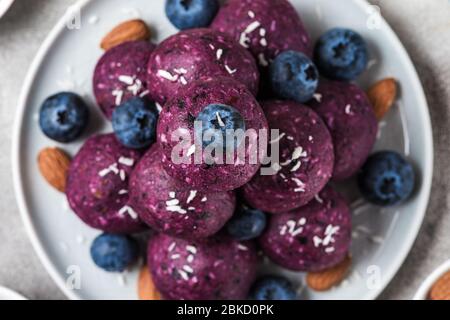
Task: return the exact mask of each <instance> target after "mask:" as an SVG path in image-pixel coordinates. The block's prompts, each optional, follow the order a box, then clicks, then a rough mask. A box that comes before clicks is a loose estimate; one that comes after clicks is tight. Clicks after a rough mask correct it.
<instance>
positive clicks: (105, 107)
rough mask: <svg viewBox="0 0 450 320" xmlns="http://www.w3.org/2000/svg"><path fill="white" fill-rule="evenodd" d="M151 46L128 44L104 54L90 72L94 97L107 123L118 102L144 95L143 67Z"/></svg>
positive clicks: (139, 43) (145, 64)
mask: <svg viewBox="0 0 450 320" xmlns="http://www.w3.org/2000/svg"><path fill="white" fill-rule="evenodd" d="M154 48H155V46H154V45H153V44H152V43H150V42H147V41H130V42H125V43H123V44H120V45H118V46H116V47H113V48H112V49H109V50H108V51H106V52H105V53H104V54H103V56H102V57H101V58H100V60H99V61H98V63H97V66H96V67H95V71H94V80H93V86H94V95H95V98H96V100H97V104H98V105H99V106H100V108H101V110H102V111H103V113H104V114H105V116H106V117H107V118H108V119H111V117H112V113H113V111H114V109H115V108H116V107H118V106H119V105H120V104H122V102H125V101H127V100H129V99H130V98H132V97H135V96H140V97H144V96H147V95H148V89H147V63H148V59H149V58H150V54H151V53H152V51H153V49H154Z"/></svg>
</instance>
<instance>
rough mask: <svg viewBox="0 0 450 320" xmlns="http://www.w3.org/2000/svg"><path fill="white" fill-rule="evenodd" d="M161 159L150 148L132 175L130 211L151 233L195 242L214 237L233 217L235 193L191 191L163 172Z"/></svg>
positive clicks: (157, 150)
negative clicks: (131, 208)
mask: <svg viewBox="0 0 450 320" xmlns="http://www.w3.org/2000/svg"><path fill="white" fill-rule="evenodd" d="M161 156H162V155H161V153H160V150H159V148H158V146H157V145H155V146H153V147H152V148H151V149H150V150H149V151H148V152H147V153H146V155H145V156H144V157H143V158H142V160H141V161H140V162H139V164H138V165H137V167H136V169H135V170H134V171H133V174H132V175H131V178H130V199H131V203H132V206H133V208H136V209H137V211H138V212H139V216H140V217H141V219H142V220H143V221H144V222H146V223H147V224H149V225H150V226H151V227H152V228H153V229H155V230H157V231H160V232H164V233H167V234H170V235H172V236H175V237H179V238H183V239H198V238H205V237H209V236H212V235H214V234H215V233H217V232H218V231H219V230H220V229H221V228H222V227H223V225H224V224H225V223H226V222H227V221H228V220H229V219H230V218H231V216H232V215H233V213H234V208H235V202H236V199H235V196H234V193H233V192H232V191H230V192H222V193H208V194H207V193H202V192H198V191H197V190H193V189H192V188H190V187H189V186H188V185H186V184H184V183H182V182H179V181H178V180H175V179H173V178H172V177H170V176H169V175H168V174H167V173H166V172H165V171H164V169H163V168H162V164H161Z"/></svg>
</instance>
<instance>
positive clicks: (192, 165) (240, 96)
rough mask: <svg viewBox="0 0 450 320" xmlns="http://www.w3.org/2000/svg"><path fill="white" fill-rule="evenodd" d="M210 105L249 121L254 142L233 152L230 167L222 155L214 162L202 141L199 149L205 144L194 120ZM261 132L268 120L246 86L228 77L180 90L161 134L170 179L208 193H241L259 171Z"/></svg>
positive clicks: (161, 122) (169, 104) (165, 111)
mask: <svg viewBox="0 0 450 320" xmlns="http://www.w3.org/2000/svg"><path fill="white" fill-rule="evenodd" d="M211 104H223V105H227V106H232V107H233V108H234V109H235V110H236V111H237V112H239V113H240V115H241V116H242V118H243V119H244V121H245V128H246V130H247V132H248V133H249V134H248V136H249V137H250V138H249V139H247V142H246V143H245V144H243V143H242V144H241V145H242V146H243V148H239V147H238V149H237V150H235V151H234V153H233V154H232V155H231V159H230V157H228V159H229V160H230V161H227V154H226V153H225V152H222V151H223V150H220V151H219V153H218V154H217V155H216V156H215V157H214V158H212V156H213V154H212V152H209V150H208V149H207V148H202V141H199V143H195V140H200V139H198V138H195V120H196V118H197V116H198V115H199V114H200V112H202V111H203V110H204V109H205V108H206V107H207V106H209V105H211ZM261 130H267V120H266V117H265V116H264V112H263V110H262V109H261V107H260V106H259V104H258V102H257V101H256V99H255V98H254V97H253V95H252V94H251V93H250V91H248V89H247V88H246V87H245V86H244V85H243V84H241V83H239V82H237V81H235V80H233V79H231V78H228V77H226V78H223V77H222V78H220V77H219V78H217V77H215V78H203V79H201V80H199V81H197V82H194V83H191V84H189V85H187V86H186V87H183V88H182V89H181V90H179V92H178V94H177V95H176V96H175V97H173V98H172V99H171V100H169V101H168V102H167V103H166V104H165V105H164V108H163V110H162V111H161V114H160V116H159V122H158V130H157V132H158V143H159V145H160V146H161V151H162V154H163V159H162V161H163V167H164V168H165V169H166V171H167V173H168V174H169V175H171V176H172V177H173V178H175V179H178V180H181V181H183V182H185V183H186V184H188V185H189V186H191V188H192V189H196V190H199V191H207V192H221V191H230V190H234V189H237V188H239V187H241V186H242V185H244V184H245V183H247V182H248V181H249V180H250V179H251V178H252V177H253V176H254V175H255V173H256V172H257V171H258V169H259V168H260V160H261V157H259V154H260V153H258V152H261V151H263V150H258V148H259V144H260V142H259V139H260V138H261V135H260V133H261V132H262V131H261ZM180 133H183V141H182V142H180V141H179V140H178V138H179V137H178V138H177V135H178V134H180ZM197 145H198V146H199V147H198V148H197ZM263 146H265V145H264V144H263ZM241 150H243V152H242V151H241ZM174 156H179V159H176V158H177V157H175V158H174Z"/></svg>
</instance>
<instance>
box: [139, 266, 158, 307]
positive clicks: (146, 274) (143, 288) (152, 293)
mask: <svg viewBox="0 0 450 320" xmlns="http://www.w3.org/2000/svg"><path fill="white" fill-rule="evenodd" d="M138 296H139V299H140V300H162V299H161V295H160V293H159V292H158V289H156V287H155V284H154V283H153V280H152V275H151V274H150V271H149V270H148V267H147V266H146V265H144V266H143V267H142V268H141V271H140V273H139V280H138Z"/></svg>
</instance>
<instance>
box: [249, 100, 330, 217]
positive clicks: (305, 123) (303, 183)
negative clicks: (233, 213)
mask: <svg viewBox="0 0 450 320" xmlns="http://www.w3.org/2000/svg"><path fill="white" fill-rule="evenodd" d="M262 107H263V110H264V112H265V114H266V116H267V119H268V121H269V127H270V129H278V130H280V137H281V139H280V140H279V146H280V163H279V165H280V167H281V169H280V170H279V171H277V174H274V175H264V176H263V175H260V174H258V175H256V176H255V177H253V179H252V180H251V181H250V182H249V183H248V184H246V185H245V186H244V187H243V195H244V197H245V200H246V201H247V202H248V203H249V204H250V205H252V206H253V207H255V208H259V209H261V210H264V211H267V212H271V213H282V212H286V211H290V210H292V209H295V208H298V207H301V206H302V205H305V204H307V203H308V202H309V201H311V199H313V198H314V196H315V195H316V194H318V193H319V191H321V190H322V189H323V187H324V186H325V185H326V184H327V183H328V181H329V180H330V178H331V175H332V173H333V163H334V153H333V144H332V139H331V135H330V133H329V131H328V129H327V127H326V125H325V124H324V123H323V121H322V120H321V119H320V117H319V116H318V115H317V114H316V113H315V112H314V111H312V110H311V109H310V108H307V107H305V106H303V105H301V104H298V103H295V102H289V101H269V102H263V103H262ZM272 141H273V140H272ZM273 165H274V164H272V168H274V166H273ZM275 166H277V165H276V164H275ZM275 171H276V170H275Z"/></svg>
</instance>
